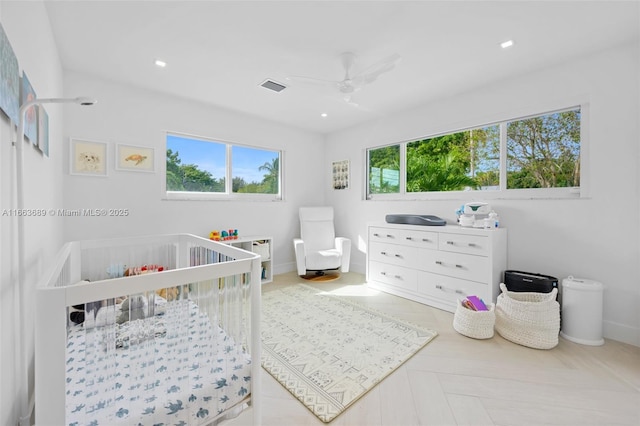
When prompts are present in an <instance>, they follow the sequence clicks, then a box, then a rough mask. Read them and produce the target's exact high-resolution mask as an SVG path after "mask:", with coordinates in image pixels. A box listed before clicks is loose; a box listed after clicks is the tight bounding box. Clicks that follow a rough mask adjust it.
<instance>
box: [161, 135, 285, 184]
mask: <svg viewBox="0 0 640 426" xmlns="http://www.w3.org/2000/svg"><path fill="white" fill-rule="evenodd" d="M167 149H170V150H171V151H173V152H174V153H175V152H178V153H179V158H180V160H181V162H182V163H181V164H195V165H197V166H198V168H199V169H200V170H206V171H208V172H210V173H211V175H212V176H213V177H214V178H216V179H221V178H224V177H225V174H226V171H225V170H226V164H227V160H226V144H225V143H221V142H214V141H208V140H201V139H195V138H191V137H184V136H178V135H172V134H167ZM231 152H232V165H231V170H232V175H233V177H241V178H243V179H244V180H245V181H246V182H247V183H252V182H257V183H260V182H262V180H263V178H264V176H265V175H266V174H267V173H268V172H267V171H266V170H259V168H260V166H263V165H264V164H266V163H268V164H272V163H273V160H274V159H275V158H278V157H279V156H280V154H279V152H277V151H268V150H262V149H256V148H249V147H243V146H238V145H233V146H232V151H231Z"/></svg>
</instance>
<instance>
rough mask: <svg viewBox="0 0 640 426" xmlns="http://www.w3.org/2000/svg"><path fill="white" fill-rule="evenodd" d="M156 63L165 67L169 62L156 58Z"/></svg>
mask: <svg viewBox="0 0 640 426" xmlns="http://www.w3.org/2000/svg"><path fill="white" fill-rule="evenodd" d="M156 65H157V66H159V67H160V68H164V67H166V66H167V63H166V62H165V61H161V60H160V59H156Z"/></svg>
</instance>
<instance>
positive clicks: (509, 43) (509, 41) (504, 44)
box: [500, 40, 513, 49]
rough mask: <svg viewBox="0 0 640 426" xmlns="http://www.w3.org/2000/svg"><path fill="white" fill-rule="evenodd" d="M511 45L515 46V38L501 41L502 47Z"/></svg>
mask: <svg viewBox="0 0 640 426" xmlns="http://www.w3.org/2000/svg"><path fill="white" fill-rule="evenodd" d="M511 46H513V40H507V41H503V42H502V43H500V47H502V48H503V49H506V48H507V47H511Z"/></svg>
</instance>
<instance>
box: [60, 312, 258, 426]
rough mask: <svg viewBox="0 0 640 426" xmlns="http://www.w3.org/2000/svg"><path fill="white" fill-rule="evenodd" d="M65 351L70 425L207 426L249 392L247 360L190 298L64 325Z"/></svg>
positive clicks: (67, 404) (68, 420) (243, 351)
mask: <svg viewBox="0 0 640 426" xmlns="http://www.w3.org/2000/svg"><path fill="white" fill-rule="evenodd" d="M107 322H108V321H107ZM66 354H67V357H66V368H67V370H66V382H67V389H66V394H67V395H66V423H67V424H68V425H95V426H98V425H117V424H127V425H132V424H136V425H138V424H140V425H158V424H164V425H199V424H207V423H209V422H211V421H212V420H213V419H215V418H216V417H218V416H219V415H220V414H221V413H223V412H225V411H227V410H229V409H231V408H233V407H235V406H237V405H238V404H240V403H242V402H243V401H244V400H246V399H247V398H248V396H249V393H250V390H251V359H250V355H249V354H248V353H247V352H246V351H245V350H244V348H243V347H242V346H241V345H238V344H236V342H234V340H233V339H232V338H231V337H230V336H229V335H227V333H225V331H224V330H222V329H221V328H220V327H218V326H212V324H211V321H210V320H209V317H208V316H207V315H205V314H203V313H201V312H200V311H199V309H198V307H197V306H196V305H195V304H194V303H193V302H191V301H180V302H170V303H167V304H166V312H165V313H164V314H162V315H155V316H153V317H150V318H147V319H142V320H136V321H131V322H127V323H125V324H123V325H118V324H113V323H112V324H110V325H106V324H101V325H95V326H72V327H69V330H68V336H67V351H66Z"/></svg>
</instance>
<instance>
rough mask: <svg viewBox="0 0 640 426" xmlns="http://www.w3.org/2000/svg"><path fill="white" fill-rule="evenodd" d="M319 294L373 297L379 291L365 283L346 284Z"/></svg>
mask: <svg viewBox="0 0 640 426" xmlns="http://www.w3.org/2000/svg"><path fill="white" fill-rule="evenodd" d="M320 294H321V295H327V294H328V295H332V296H358V297H374V296H377V295H379V294H380V291H378V290H374V289H372V288H369V287H368V286H366V285H346V286H344V287H339V288H336V289H333V290H327V291H323V292H321V293H320Z"/></svg>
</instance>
